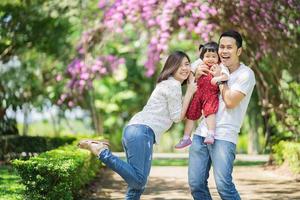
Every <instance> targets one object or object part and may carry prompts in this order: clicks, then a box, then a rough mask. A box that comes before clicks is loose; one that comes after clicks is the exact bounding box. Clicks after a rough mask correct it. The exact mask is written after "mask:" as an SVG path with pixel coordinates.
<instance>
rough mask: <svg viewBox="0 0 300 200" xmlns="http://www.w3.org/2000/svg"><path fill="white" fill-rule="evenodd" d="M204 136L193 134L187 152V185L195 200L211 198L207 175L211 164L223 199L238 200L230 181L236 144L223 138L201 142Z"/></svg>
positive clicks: (238, 196)
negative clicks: (212, 142)
mask: <svg viewBox="0 0 300 200" xmlns="http://www.w3.org/2000/svg"><path fill="white" fill-rule="evenodd" d="M204 139H205V138H204V137H201V136H198V135H194V137H193V143H192V145H191V147H190V152H189V169H188V176H189V185H190V189H191V193H192V196H193V198H194V199H195V200H211V199H212V198H211V195H210V192H209V189H208V185H207V184H208V182H207V179H208V176H209V170H210V167H211V165H212V166H213V171H214V178H215V182H216V185H217V189H218V193H219V195H220V196H221V198H222V199H223V200H240V199H241V198H240V195H239V193H238V192H237V190H236V189H235V186H234V183H233V182H232V176H231V175H232V169H233V162H234V159H235V149H236V145H235V144H233V143H231V142H228V141H223V140H215V142H214V144H212V145H206V144H204V143H203V141H204Z"/></svg>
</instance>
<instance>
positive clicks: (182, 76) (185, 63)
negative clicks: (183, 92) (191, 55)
mask: <svg viewBox="0 0 300 200" xmlns="http://www.w3.org/2000/svg"><path fill="white" fill-rule="evenodd" d="M190 71H191V67H190V62H189V60H188V59H187V58H186V57H184V58H183V59H182V61H181V64H180V66H179V68H178V69H177V70H176V72H175V73H174V74H173V77H174V78H175V79H176V80H178V81H180V82H181V83H182V82H183V81H184V80H186V79H187V78H188V76H189V74H190Z"/></svg>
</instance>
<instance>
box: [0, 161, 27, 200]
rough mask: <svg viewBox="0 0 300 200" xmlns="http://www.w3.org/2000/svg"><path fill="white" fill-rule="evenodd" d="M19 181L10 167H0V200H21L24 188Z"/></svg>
mask: <svg viewBox="0 0 300 200" xmlns="http://www.w3.org/2000/svg"><path fill="white" fill-rule="evenodd" d="M20 180H21V178H20V177H19V176H18V174H17V173H16V171H15V170H14V169H13V168H12V167H11V166H10V165H0V200H22V199H23V197H22V193H23V191H24V189H25V187H24V185H22V184H21V183H20Z"/></svg>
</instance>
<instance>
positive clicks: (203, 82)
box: [175, 42, 229, 149]
mask: <svg viewBox="0 0 300 200" xmlns="http://www.w3.org/2000/svg"><path fill="white" fill-rule="evenodd" d="M199 50H200V59H198V60H196V61H195V62H194V63H193V64H192V68H193V67H197V66H199V65H200V64H203V63H204V64H205V65H207V66H208V67H209V69H210V72H211V73H210V74H208V75H205V76H201V77H200V78H199V79H198V80H197V85H198V90H197V91H196V93H195V95H194V97H193V99H192V101H191V104H190V106H189V108H188V111H187V114H186V117H187V120H186V123H185V128H184V136H183V138H182V139H181V140H180V142H179V143H178V144H177V145H176V146H175V148H177V149H180V148H184V147H186V146H188V145H190V144H191V143H192V141H191V139H190V137H191V133H192V131H193V128H194V121H195V120H198V119H199V118H200V117H201V115H202V112H203V115H204V116H205V119H206V123H207V126H208V133H207V137H206V138H205V140H204V143H206V144H213V143H214V134H215V126H216V115H215V113H216V112H217V110H218V107H219V99H218V98H219V87H218V84H220V83H221V82H222V81H227V80H228V77H229V71H228V69H227V68H226V67H225V66H224V65H221V66H220V67H221V76H219V77H214V76H213V75H214V74H216V70H218V69H220V68H219V67H217V65H218V64H219V63H220V59H219V55H218V44H217V43H216V42H208V43H206V44H205V45H201V46H200V47H199Z"/></svg>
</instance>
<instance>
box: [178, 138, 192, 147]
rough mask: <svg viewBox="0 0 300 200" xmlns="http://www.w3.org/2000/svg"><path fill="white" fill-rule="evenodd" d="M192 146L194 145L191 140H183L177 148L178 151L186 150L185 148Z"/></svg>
mask: <svg viewBox="0 0 300 200" xmlns="http://www.w3.org/2000/svg"><path fill="white" fill-rule="evenodd" d="M190 144H192V140H191V138H188V139H181V140H180V141H179V143H178V144H176V145H175V148H176V149H182V148H184V147H187V146H189V145H190Z"/></svg>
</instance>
